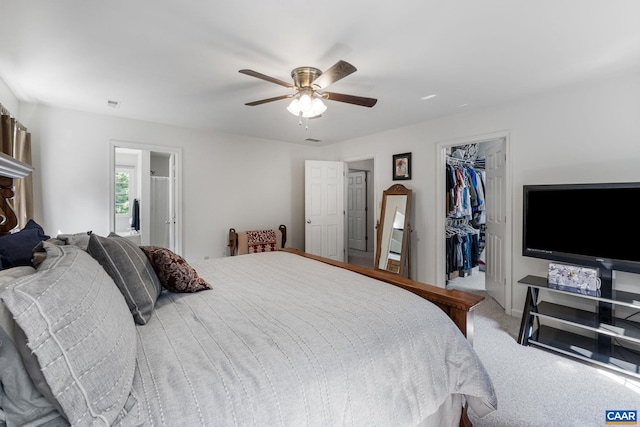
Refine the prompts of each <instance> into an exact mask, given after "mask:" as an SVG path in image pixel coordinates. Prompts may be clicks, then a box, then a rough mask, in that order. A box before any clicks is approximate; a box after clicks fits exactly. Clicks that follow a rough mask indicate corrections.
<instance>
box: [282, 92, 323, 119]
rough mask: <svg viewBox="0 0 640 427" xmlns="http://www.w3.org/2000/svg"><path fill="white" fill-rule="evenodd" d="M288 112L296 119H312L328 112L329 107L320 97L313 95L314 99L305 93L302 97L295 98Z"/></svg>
mask: <svg viewBox="0 0 640 427" xmlns="http://www.w3.org/2000/svg"><path fill="white" fill-rule="evenodd" d="M287 111H289V112H290V113H291V114H293V115H294V116H296V117H299V116H300V115H302V117H308V118H312V117H317V116H319V115H321V114H322V113H324V112H325V111H327V106H326V105H324V102H322V100H321V99H320V97H318V96H317V95H315V94H313V97H312V96H309V94H307V93H303V94H302V95H300V96H296V97H295V98H293V100H292V101H291V103H290V104H289V106H288V107H287Z"/></svg>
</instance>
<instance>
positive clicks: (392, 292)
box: [125, 252, 496, 426]
mask: <svg viewBox="0 0 640 427" xmlns="http://www.w3.org/2000/svg"><path fill="white" fill-rule="evenodd" d="M194 267H196V269H197V271H198V272H199V274H200V275H201V276H202V277H203V278H205V279H206V280H207V281H208V282H209V283H210V284H211V286H212V288H213V289H212V290H208V291H202V292H198V293H195V294H175V293H164V294H163V295H162V296H161V297H160V299H159V300H158V302H157V304H156V309H155V314H154V316H153V318H152V320H151V321H150V322H149V323H148V324H147V325H144V326H139V327H138V328H137V329H138V335H139V341H138V371H137V372H136V376H135V379H134V390H135V391H136V394H137V397H138V399H139V405H136V409H135V410H134V411H135V414H133V413H132V414H130V415H132V417H133V418H136V419H138V420H140V419H141V418H142V419H147V421H146V422H145V424H148V425H151V424H153V425H164V426H178V425H180V426H191V425H203V426H234V425H237V426H339V425H340V426H341V425H355V426H374V425H380V426H391V425H392V426H403V425H407V426H411V425H418V424H420V423H425V420H433V419H436V417H435V416H431V417H430V415H431V414H434V413H435V412H436V411H438V409H439V408H440V407H441V406H442V407H443V408H444V407H446V406H447V402H449V403H448V406H449V408H451V407H452V406H453V407H454V409H456V410H457V409H458V407H457V406H458V405H457V404H459V403H460V402H461V399H459V398H458V399H457V400H456V399H455V398H456V397H457V396H459V395H465V398H466V399H467V401H468V402H469V404H470V406H471V407H472V409H473V410H474V411H475V412H476V413H478V414H480V415H483V414H485V413H488V412H490V411H491V410H493V409H494V408H495V406H496V398H495V395H494V392H493V388H492V385H491V382H490V380H489V378H488V376H487V373H486V371H485V370H484V368H483V367H482V364H481V363H480V361H479V359H478V357H477V356H476V354H475V352H474V351H473V349H472V348H471V346H470V345H469V343H468V341H467V340H466V339H465V338H464V337H463V335H462V334H461V333H460V332H459V330H458V329H457V328H456V327H455V325H454V324H453V323H452V322H451V321H450V320H449V318H448V317H447V316H446V315H445V314H444V313H443V312H442V311H441V310H440V309H439V308H437V307H436V306H434V305H432V304H431V303H429V302H427V301H425V300H423V299H421V298H419V297H417V296H416V295H414V294H412V293H410V292H407V291H404V290H401V289H399V288H396V287H394V286H391V285H388V284H385V283H382V282H379V281H377V280H373V279H370V278H367V277H364V276H361V275H359V274H356V273H353V272H350V271H347V270H343V269H340V268H336V267H332V266H329V265H326V264H323V263H320V262H317V261H313V260H310V259H306V258H303V257H300V256H297V255H294V254H289V253H284V252H271V253H262V254H255V255H243V256H237V257H231V258H220V259H212V260H210V261H206V262H203V263H200V264H194ZM471 396H473V397H471ZM452 398H453V399H454V400H453V402H454V404H453V405H452V404H451V402H452V400H451V399H452ZM442 411H445V409H442V410H441V412H442ZM455 417H456V415H455V414H454V417H453V418H455ZM437 419H439V420H442V419H446V417H445V418H442V417H441V416H438V417H437ZM440 422H442V421H438V423H440ZM455 422H457V421H454V423H455ZM125 424H126V422H125Z"/></svg>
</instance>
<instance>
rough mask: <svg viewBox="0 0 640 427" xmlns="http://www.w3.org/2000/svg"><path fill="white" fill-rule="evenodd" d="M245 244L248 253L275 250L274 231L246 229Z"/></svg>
mask: <svg viewBox="0 0 640 427" xmlns="http://www.w3.org/2000/svg"><path fill="white" fill-rule="evenodd" d="M247 245H248V248H249V253H250V254H255V253H259V252H273V251H275V250H277V247H276V232H275V231H274V230H255V231H247Z"/></svg>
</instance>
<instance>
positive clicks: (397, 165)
mask: <svg viewBox="0 0 640 427" xmlns="http://www.w3.org/2000/svg"><path fill="white" fill-rule="evenodd" d="M401 179H411V153H403V154H394V155H393V180H394V181H398V180H401Z"/></svg>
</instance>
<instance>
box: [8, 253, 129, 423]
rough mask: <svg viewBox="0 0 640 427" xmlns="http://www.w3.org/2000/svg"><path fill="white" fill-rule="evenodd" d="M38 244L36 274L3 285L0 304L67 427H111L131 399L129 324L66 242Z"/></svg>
mask: <svg viewBox="0 0 640 427" xmlns="http://www.w3.org/2000/svg"><path fill="white" fill-rule="evenodd" d="M44 247H45V250H46V251H47V258H46V259H45V260H44V262H43V263H42V265H41V266H40V269H39V270H38V273H37V274H32V275H30V276H27V277H24V278H21V279H20V280H18V281H16V282H14V283H13V284H11V285H9V287H8V288H7V289H5V290H4V291H3V292H2V299H3V300H4V303H5V305H6V307H7V309H9V311H10V312H11V314H12V315H13V317H14V319H15V321H16V324H17V325H18V326H19V327H20V329H21V331H22V332H23V333H24V335H25V337H26V339H27V344H28V347H29V349H30V350H31V352H32V353H33V355H35V357H36V359H37V363H38V364H39V367H40V372H41V374H42V376H43V377H44V379H45V380H46V385H47V386H48V388H49V390H50V393H51V396H55V400H56V403H57V405H55V406H58V407H60V408H61V409H62V411H61V412H62V415H64V416H65V417H66V418H67V420H68V421H69V422H70V423H71V424H73V425H92V424H98V423H99V424H106V425H111V424H113V423H114V422H116V421H117V420H118V419H119V417H121V416H122V414H121V411H122V409H123V408H124V407H125V406H129V405H131V402H132V401H133V400H134V397H133V396H132V383H133V376H134V373H135V364H136V343H137V338H136V330H135V324H134V322H132V321H131V316H130V313H129V309H128V307H127V304H126V302H125V301H124V298H123V297H122V294H121V293H120V291H119V290H118V288H117V287H116V286H115V284H114V283H113V280H112V279H111V277H110V276H109V275H108V274H107V273H106V272H105V271H104V269H103V268H102V267H100V265H99V264H98V263H97V262H96V260H94V259H93V258H92V257H91V256H90V255H89V254H87V253H86V252H84V251H83V250H82V249H80V248H78V247H76V246H71V245H67V246H58V245H53V244H50V243H45V244H44ZM34 382H36V386H37V381H36V380H35V379H34ZM40 391H41V392H42V390H40ZM43 394H44V395H45V396H47V395H46V394H45V393H43Z"/></svg>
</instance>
